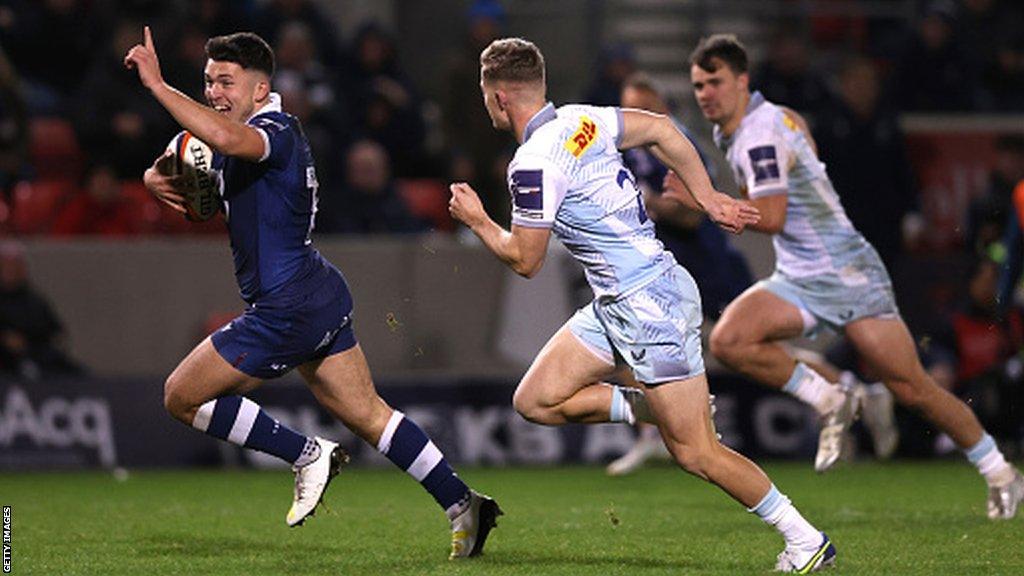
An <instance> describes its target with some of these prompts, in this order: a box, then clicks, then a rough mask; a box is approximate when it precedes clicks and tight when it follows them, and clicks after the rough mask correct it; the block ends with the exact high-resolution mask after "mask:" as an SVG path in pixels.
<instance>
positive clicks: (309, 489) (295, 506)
mask: <svg viewBox="0 0 1024 576" xmlns="http://www.w3.org/2000/svg"><path fill="white" fill-rule="evenodd" d="M315 440H316V443H317V444H318V445H319V446H320V456H319V457H318V458H317V459H316V460H314V461H312V462H310V463H309V464H306V465H305V466H302V467H295V466H293V467H292V470H293V471H294V472H295V496H294V498H293V499H292V507H291V508H290V509H289V510H288V515H287V516H286V517H285V522H287V523H288V526H291V527H295V526H300V525H302V523H303V522H305V521H306V518H308V517H310V516H312V515H313V514H314V513H315V512H316V507H317V505H319V504H320V501H321V500H323V498H324V492H325V491H326V490H327V485H328V484H330V483H331V479H333V478H334V477H335V476H337V475H338V472H339V471H340V470H341V467H342V466H343V465H345V464H347V463H348V454H347V453H346V452H345V451H344V450H343V449H342V448H341V446H338V445H337V444H336V443H334V442H331V441H330V440H324V439H323V438H320V437H317V438H315Z"/></svg>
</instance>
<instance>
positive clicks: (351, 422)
mask: <svg viewBox="0 0 1024 576" xmlns="http://www.w3.org/2000/svg"><path fill="white" fill-rule="evenodd" d="M206 53H207V57H208V60H207V62H206V69H205V76H206V99H207V102H208V104H209V106H203V105H201V104H199V103H197V102H195V101H193V100H191V99H189V98H188V97H187V96H185V95H183V94H182V93H181V92H178V91H177V90H175V89H174V88H172V87H171V86H169V85H167V84H166V83H165V82H164V81H163V78H162V76H161V73H160V63H159V61H158V60H157V55H156V49H155V47H154V45H153V39H152V36H151V34H150V30H149V28H148V27H147V28H146V29H145V41H144V44H141V45H136V46H135V47H133V48H132V49H131V50H130V51H129V52H128V54H127V56H126V57H125V65H126V66H128V67H129V68H136V69H138V74H139V79H140V80H141V81H142V84H143V85H144V86H145V87H146V88H148V89H149V90H150V91H151V92H152V94H153V96H154V97H155V98H156V99H157V100H158V101H159V102H160V104H161V105H163V107H164V108H166V109H167V111H168V112H170V113H171V115H172V116H174V119H175V120H177V121H178V123H179V124H181V126H182V127H183V128H185V129H186V130H188V131H189V132H191V133H192V134H193V135H194V136H195V137H197V138H199V139H200V140H202V141H203V142H205V143H206V144H208V145H209V146H210V147H211V148H212V149H213V150H214V159H213V167H214V168H215V169H216V170H217V171H218V172H219V174H220V179H221V182H222V196H223V201H224V214H225V219H226V220H227V225H228V232H229V235H230V238H231V248H232V253H233V255H234V261H235V276H236V277H237V279H238V285H239V288H240V291H241V295H242V298H243V299H244V300H245V301H246V302H247V303H248V304H249V307H248V309H247V310H246V311H245V313H244V314H242V315H241V316H239V317H238V318H235V319H234V320H233V321H231V322H230V323H229V324H227V325H226V326H224V327H223V328H221V329H220V330H218V331H217V332H215V333H214V334H213V335H211V336H210V337H208V338H206V339H204V340H203V341H202V342H201V343H200V344H199V345H198V346H196V348H195V349H194V350H192V352H191V353H190V354H189V355H188V356H187V357H186V358H185V359H184V360H182V361H181V363H180V364H179V365H178V367H177V368H175V369H174V372H173V373H171V375H170V376H169V377H168V378H167V383H166V385H165V388H164V404H165V406H166V407H167V410H168V412H170V413H171V415H172V416H174V417H175V418H177V419H178V420H180V421H182V422H183V423H185V424H188V425H191V426H192V427H194V428H196V429H198V430H200V431H202V432H205V433H206V434H209V435H211V436H214V437H216V438H220V439H221V440H226V441H228V442H231V443H233V444H238V445H241V446H245V447H246V448H251V449H254V450H259V451H261V452H266V453H268V454H272V455H274V456H277V457H278V458H281V459H282V460H284V461H286V462H288V463H290V464H292V467H293V469H294V471H295V494H294V499H293V501H292V506H291V508H290V509H289V511H288V514H287V516H286V521H287V523H288V525H289V526H298V525H300V524H302V523H303V522H304V521H305V520H306V518H308V517H309V516H310V515H312V514H313V512H314V511H315V510H316V507H317V505H318V504H319V503H320V501H321V499H322V498H323V494H324V491H325V490H326V489H327V485H328V483H329V482H330V481H331V479H332V478H333V477H334V476H335V475H336V474H337V473H338V470H339V468H340V466H341V464H342V463H343V462H344V461H345V460H347V455H345V453H344V451H342V449H341V448H340V447H339V446H338V445H337V444H336V443H334V442H331V441H329V440H325V439H323V438H310V437H307V436H305V435H303V434H300V433H298V432H295V431H294V430H291V429H289V428H288V427H287V426H284V425H283V424H281V423H280V422H278V421H277V420H275V419H274V418H272V417H271V416H269V415H268V414H267V413H266V412H264V411H263V409H262V408H260V406H259V405H257V404H256V403H254V402H252V401H251V400H249V399H248V398H245V397H244V396H242V394H244V393H245V392H247V391H249V390H252V389H253V388H255V387H256V386H258V385H260V384H261V383H262V381H263V380H266V379H271V378H276V377H278V376H281V375H283V374H285V373H286V372H288V371H290V370H291V369H293V368H297V369H298V371H299V373H300V374H301V375H302V377H303V378H304V379H305V380H306V383H307V384H308V385H309V388H310V390H311V391H312V392H313V394H314V396H316V399H317V401H319V402H320V404H322V405H323V406H324V407H325V408H326V409H327V410H328V411H330V412H331V414H333V415H334V416H335V417H336V418H338V419H339V420H341V421H342V422H343V423H344V424H345V425H346V426H347V427H349V428H350V429H351V430H352V431H353V432H355V433H356V434H357V435H359V436H360V437H361V438H362V439H364V440H365V441H367V442H369V443H370V444H371V445H373V446H376V447H377V449H378V450H379V451H380V452H381V453H383V454H384V455H385V456H387V457H388V459H390V460H391V461H392V462H394V463H395V465H397V466H398V467H399V468H401V469H402V470H404V471H406V472H407V473H408V474H409V475H410V476H412V477H413V478H415V479H416V480H417V481H418V482H420V484H421V485H422V486H423V487H424V489H426V490H427V491H428V492H429V493H430V495H431V496H433V497H434V499H435V500H436V501H437V503H438V504H439V505H440V506H441V508H442V509H443V510H444V511H445V514H446V515H447V516H448V519H449V520H450V522H451V528H452V541H451V554H450V558H461V557H466V556H475V555H477V554H479V553H480V552H481V551H482V550H483V546H484V542H485V541H486V539H487V535H488V533H489V531H490V530H491V528H492V527H494V525H495V517H496V516H498V515H500V514H501V510H500V509H499V508H498V505H497V504H496V503H495V502H494V500H492V499H490V498H488V497H487V496H484V495H481V494H478V493H477V492H475V491H473V490H470V489H469V488H468V487H467V486H466V484H465V483H464V482H463V481H462V480H461V479H459V477H458V476H457V475H456V474H455V472H454V471H452V468H451V467H450V466H449V465H448V463H447V461H446V460H445V459H444V456H443V455H442V454H441V452H440V450H438V448H437V447H436V446H435V445H434V443H433V442H432V441H430V439H429V438H428V437H427V436H426V434H424V433H423V431H422V430H421V429H420V428H419V427H418V426H417V425H416V424H415V423H413V422H412V421H411V420H409V419H408V418H405V416H404V415H403V414H402V413H401V412H399V411H397V410H392V409H391V407H390V406H388V405H387V404H386V403H385V402H384V400H382V399H381V398H380V396H378V395H377V392H376V390H375V389H374V386H373V381H372V380H371V378H370V371H369V368H368V367H367V364H366V358H365V357H364V356H363V352H362V350H361V349H360V347H359V344H358V343H357V342H356V338H355V333H354V331H353V328H352V296H351V295H350V294H349V291H348V286H347V285H346V284H345V279H344V278H343V277H342V275H341V273H340V272H339V271H338V270H337V268H335V267H334V266H332V265H331V264H330V263H329V262H327V261H326V260H325V259H324V258H322V257H321V256H320V253H319V252H317V251H316V250H315V249H314V248H313V246H312V243H311V240H310V234H311V233H312V231H313V225H314V218H315V216H316V204H317V186H318V184H317V180H316V170H315V169H314V166H313V158H312V154H311V153H310V149H309V143H308V142H307V141H306V137H305V135H304V134H303V132H302V127H301V126H300V125H299V122H298V120H297V119H296V118H295V117H294V116H291V115H290V114H286V113H285V112H283V111H282V110H281V101H280V97H279V96H278V95H277V94H275V93H273V92H271V89H270V82H271V78H272V77H273V75H274V54H273V52H272V51H271V49H270V47H269V46H268V45H267V43H266V42H264V41H263V39H262V38H260V37H259V36H257V35H255V34H252V33H247V32H242V33H238V34H232V35H229V36H219V37H216V38H212V39H210V41H209V42H208V43H207V45H206ZM165 158H166V154H165V156H164V157H161V158H160V159H158V160H157V162H156V163H154V165H153V167H152V168H150V169H148V170H147V171H146V173H145V176H144V181H145V183H146V186H147V187H148V188H149V189H150V191H151V192H152V193H153V194H154V195H155V196H156V197H157V198H159V199H160V200H161V201H162V202H164V203H165V204H167V205H168V206H170V207H172V208H174V209H175V210H178V211H179V212H182V213H184V212H185V209H184V207H183V203H184V198H183V196H182V190H181V188H180V186H181V185H182V183H181V182H180V180H179V179H178V178H176V177H174V176H167V175H163V174H162V173H161V171H160V170H159V166H160V165H162V164H163V160H164V159H165Z"/></svg>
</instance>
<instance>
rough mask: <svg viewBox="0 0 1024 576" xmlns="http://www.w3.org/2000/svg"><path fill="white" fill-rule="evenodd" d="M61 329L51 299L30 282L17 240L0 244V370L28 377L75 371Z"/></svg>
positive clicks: (22, 250)
mask: <svg viewBox="0 0 1024 576" xmlns="http://www.w3.org/2000/svg"><path fill="white" fill-rule="evenodd" d="M63 337H64V329H63V327H62V326H61V322H60V319H59V318H57V314H56V313H55V312H54V310H53V307H51V306H50V303H49V302H48V301H47V300H46V298H45V297H43V296H42V295H41V294H39V293H38V292H37V291H36V290H35V289H34V288H33V287H32V286H31V283H30V282H29V278H28V266H27V264H26V262H25V252H24V249H23V248H22V247H21V245H20V244H17V243H15V242H4V243H3V244H0V371H3V372H7V373H9V374H14V375H17V376H20V377H22V378H26V379H29V380H36V379H38V378H40V377H41V376H45V375H48V374H61V373H63V374H75V373H80V372H81V368H80V367H79V366H78V364H77V363H75V362H74V361H73V360H71V358H70V357H69V356H68V355H67V354H65V353H64V351H63Z"/></svg>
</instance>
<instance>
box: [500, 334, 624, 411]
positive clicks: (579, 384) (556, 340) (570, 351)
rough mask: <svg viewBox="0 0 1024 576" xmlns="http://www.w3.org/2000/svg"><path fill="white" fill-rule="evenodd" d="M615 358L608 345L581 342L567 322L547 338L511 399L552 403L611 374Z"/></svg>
mask: <svg viewBox="0 0 1024 576" xmlns="http://www.w3.org/2000/svg"><path fill="white" fill-rule="evenodd" d="M614 373H615V360H614V356H613V354H612V352H611V349H610V345H609V348H608V349H597V348H596V347H595V345H594V344H585V343H584V341H583V340H582V339H581V338H580V337H579V336H577V335H576V334H574V333H573V331H572V329H570V327H569V324H566V325H564V326H562V327H561V328H560V329H559V330H558V332H555V334H554V336H552V337H551V339H549V340H548V342H547V344H545V345H544V348H543V349H541V351H540V353H539V354H537V357H536V358H535V359H534V361H533V364H531V365H530V368H529V370H527V371H526V375H525V376H523V379H522V381H520V383H519V387H518V388H517V389H516V394H515V396H516V397H515V403H516V405H519V404H520V403H523V402H525V403H529V404H536V403H540V404H543V405H547V406H553V405H556V404H559V403H561V402H562V401H564V400H566V399H567V398H569V397H570V396H572V395H573V394H575V393H576V392H577V391H578V390H580V389H581V388H583V387H585V386H589V385H591V384H594V383H596V382H600V381H602V380H605V379H607V378H609V377H611V376H612V375H613V374H614Z"/></svg>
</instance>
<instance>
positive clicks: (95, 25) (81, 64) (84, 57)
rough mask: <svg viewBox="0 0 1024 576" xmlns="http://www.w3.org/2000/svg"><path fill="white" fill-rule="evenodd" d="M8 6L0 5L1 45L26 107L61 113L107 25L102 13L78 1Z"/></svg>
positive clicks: (33, 0)
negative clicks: (20, 83) (20, 82)
mask: <svg viewBox="0 0 1024 576" xmlns="http://www.w3.org/2000/svg"><path fill="white" fill-rule="evenodd" d="M6 4H7V5H6V6H2V7H0V45H2V46H3V47H4V49H5V50H7V51H8V56H9V57H10V59H11V62H12V63H13V64H14V67H15V69H16V70H18V72H19V74H20V75H21V76H22V80H23V81H24V84H23V88H24V90H25V101H26V102H27V103H28V105H29V107H30V111H31V112H32V113H33V114H40V115H42V114H60V113H62V112H63V110H64V105H65V103H66V101H67V100H68V99H69V98H70V97H71V96H72V94H73V93H74V91H75V89H76V88H78V86H79V84H81V82H82V80H83V78H85V75H86V73H87V72H88V71H89V61H90V58H92V56H93V54H94V53H95V52H96V51H97V50H98V49H99V48H100V46H102V44H103V40H102V39H103V38H104V35H105V33H106V26H105V23H104V22H103V20H102V18H101V17H100V12H99V11H97V10H93V9H91V7H90V3H89V2H85V1H79V0H10V1H9V2H7V3H6ZM55 54H57V55H59V57H55V56H54V55H55Z"/></svg>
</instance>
